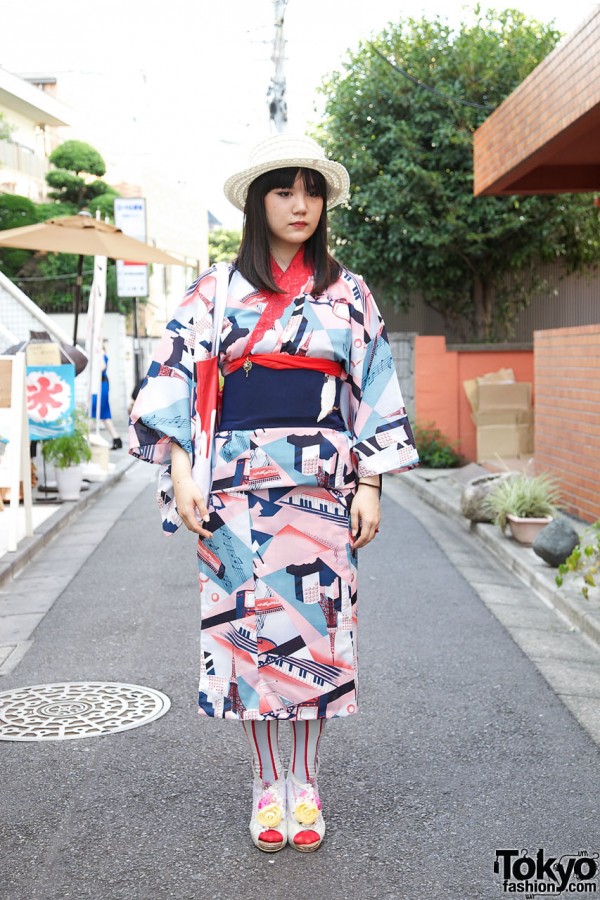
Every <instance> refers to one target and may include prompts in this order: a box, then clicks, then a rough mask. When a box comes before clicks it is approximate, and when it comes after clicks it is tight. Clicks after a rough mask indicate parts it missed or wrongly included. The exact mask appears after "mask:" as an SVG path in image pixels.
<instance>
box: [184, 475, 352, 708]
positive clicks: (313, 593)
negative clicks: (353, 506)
mask: <svg viewBox="0 0 600 900" xmlns="http://www.w3.org/2000/svg"><path fill="white" fill-rule="evenodd" d="M350 493H351V492H350V491H334V490H325V489H323V488H306V489H305V490H299V489H295V488H292V489H289V488H273V489H271V490H264V491H251V492H250V491H248V492H244V491H240V492H236V493H216V494H213V495H212V496H211V521H210V524H209V525H208V527H209V528H210V529H211V530H212V531H213V537H212V538H211V539H210V540H206V541H199V543H198V563H199V570H200V574H199V577H200V593H201V606H202V637H201V666H200V693H199V702H200V711H201V712H202V713H205V714H206V715H209V716H217V717H225V718H236V719H238V718H239V719H269V718H279V719H306V718H311V719H313V718H324V717H331V716H345V715H348V714H349V713H353V712H355V711H356V677H355V673H356V624H357V623H356V614H355V613H356V560H355V558H354V556H353V554H352V552H351V550H350V546H349V544H348V505H347V504H348V500H349V494H350Z"/></svg>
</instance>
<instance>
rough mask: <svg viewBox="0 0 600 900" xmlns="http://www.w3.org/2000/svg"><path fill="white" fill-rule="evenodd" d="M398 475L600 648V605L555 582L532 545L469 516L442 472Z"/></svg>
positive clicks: (548, 568)
mask: <svg viewBox="0 0 600 900" xmlns="http://www.w3.org/2000/svg"><path fill="white" fill-rule="evenodd" d="M450 471H451V470H450ZM396 477H398V478H401V479H402V483H403V484H406V485H407V486H408V487H409V488H410V489H411V490H412V491H414V492H415V494H417V496H418V497H420V498H421V499H422V500H424V501H425V502H426V503H428V504H429V505H430V506H433V507H434V508H435V509H437V510H438V511H439V512H441V513H444V515H446V516H448V517H449V518H452V519H454V520H456V521H458V522H460V524H461V525H462V527H463V528H464V529H465V530H466V531H468V532H469V533H470V534H473V535H474V536H475V537H476V538H477V539H478V540H479V542H480V543H481V544H482V545H483V546H484V547H485V549H486V550H487V551H488V552H490V553H492V554H493V555H494V556H495V557H496V559H497V560H499V562H501V563H502V564H503V565H504V566H506V568H507V569H509V570H510V571H511V572H513V574H515V575H516V576H517V577H518V578H519V579H520V580H521V581H523V582H524V583H525V584H526V585H527V586H528V587H530V588H532V589H533V590H534V591H535V592H536V593H537V594H538V595H539V596H540V597H541V598H542V599H543V601H544V602H545V603H546V604H548V605H549V606H551V607H553V609H555V610H557V611H558V612H559V613H560V614H561V615H562V616H563V617H564V618H565V619H567V621H568V622H569V624H570V625H571V626H572V627H573V628H577V629H578V630H579V631H581V632H582V633H583V634H585V635H586V636H587V637H588V638H590V640H591V641H593V643H594V644H595V645H596V646H597V647H598V648H600V609H598V606H597V604H595V605H594V604H593V601H589V600H585V599H584V598H583V597H582V596H581V595H580V594H579V592H578V591H576V590H573V589H569V588H565V587H562V588H558V587H557V586H556V584H555V583H554V573H555V570H554V569H553V568H551V567H550V566H548V565H546V563H544V562H543V561H542V560H541V559H540V558H539V557H537V556H536V555H535V553H534V552H533V550H532V549H531V548H530V547H523V546H522V545H521V544H518V543H517V542H516V541H514V540H512V539H511V538H509V537H505V536H503V535H502V534H501V532H500V530H499V529H498V528H497V526H496V525H491V524H487V523H484V522H469V521H468V519H465V517H464V516H463V515H462V513H461V512H460V509H459V508H458V506H457V503H455V502H453V499H452V498H451V497H448V496H444V492H443V491H440V490H436V487H435V485H436V481H439V482H440V483H443V481H446V480H447V479H445V478H444V476H443V475H438V476H437V477H436V479H435V480H434V481H432V482H429V481H426V480H425V479H424V478H423V477H422V476H419V475H417V474H415V473H413V472H405V473H403V474H402V475H400V476H396ZM447 477H450V476H449V475H448V476H447Z"/></svg>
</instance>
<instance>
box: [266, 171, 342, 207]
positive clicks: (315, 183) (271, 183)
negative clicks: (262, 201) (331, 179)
mask: <svg viewBox="0 0 600 900" xmlns="http://www.w3.org/2000/svg"><path fill="white" fill-rule="evenodd" d="M298 175H301V176H302V181H303V182H304V188H305V190H307V191H310V192H311V193H315V194H317V195H318V196H319V197H322V198H323V200H327V182H326V181H325V177H324V176H323V175H321V173H320V172H317V170H316V169H304V168H301V169H299V168H296V167H295V166H288V167H286V168H285V169H273V170H272V171H271V172H265V173H264V175H259V177H258V178H257V179H256V181H255V182H254V183H255V185H256V188H255V190H258V192H259V193H260V194H262V196H263V197H264V196H265V194H268V193H269V191H274V190H276V189H277V188H291V187H293V185H294V182H295V181H296V178H297V177H298Z"/></svg>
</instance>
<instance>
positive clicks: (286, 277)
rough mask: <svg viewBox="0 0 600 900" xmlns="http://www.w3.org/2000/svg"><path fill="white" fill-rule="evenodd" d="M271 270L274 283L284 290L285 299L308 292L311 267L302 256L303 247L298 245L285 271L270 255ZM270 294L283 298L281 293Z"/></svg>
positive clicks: (311, 275) (311, 274)
mask: <svg viewBox="0 0 600 900" xmlns="http://www.w3.org/2000/svg"><path fill="white" fill-rule="evenodd" d="M271 272H272V274H273V278H274V280H275V284H276V285H277V287H279V288H281V290H282V291H284V294H285V298H286V299H287V300H289V299H291V298H294V297H297V296H298V295H299V294H302V293H309V292H310V290H311V288H312V281H313V269H312V266H311V265H309V264H308V263H307V262H306V260H305V258H304V247H299V249H298V252H297V253H296V255H295V256H294V258H293V259H292V261H291V263H290V264H289V266H288V267H287V269H286V270H285V272H284V271H283V269H282V268H281V266H280V265H279V264H278V263H277V262H276V261H275V259H274V258H273V257H272V256H271ZM309 282H310V284H309ZM272 296H273V297H279V298H280V299H282V300H283V299H284V295H283V294H276V293H273V294H272Z"/></svg>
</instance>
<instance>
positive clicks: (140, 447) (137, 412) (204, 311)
mask: <svg viewBox="0 0 600 900" xmlns="http://www.w3.org/2000/svg"><path fill="white" fill-rule="evenodd" d="M212 308H213V300H212V299H207V298H206V296H205V295H204V294H202V293H201V292H200V289H199V282H196V283H195V284H194V285H192V287H191V288H190V289H189V290H188V292H187V294H186V296H185V299H184V301H183V303H182V304H181V306H180V307H179V308H178V309H177V310H176V311H175V313H174V315H173V317H172V319H171V321H170V322H169V323H168V325H167V327H166V329H165V331H164V333H163V336H162V338H161V340H160V342H159V344H158V347H157V349H156V352H155V355H154V358H153V360H152V362H151V364H150V368H149V369H148V373H147V375H146V377H145V378H144V380H143V381H142V383H141V385H140V389H139V392H138V395H137V397H136V400H135V403H134V405H133V409H132V410H131V415H130V419H129V453H130V454H131V455H132V456H135V457H136V458H137V459H141V460H143V461H144V462H150V463H156V464H158V465H159V466H160V469H159V477H158V489H157V501H158V506H159V510H160V514H161V519H162V528H163V531H164V532H165V533H166V534H173V533H174V532H175V531H177V529H178V528H179V527H180V525H181V518H180V516H179V514H178V512H177V506H176V503H175V494H174V490H173V481H172V478H171V447H172V445H173V444H174V443H175V444H178V445H179V446H180V447H182V448H183V449H184V450H185V451H186V452H187V453H189V455H190V462H191V464H192V471H193V466H194V435H195V429H196V413H195V384H194V375H193V373H194V365H195V359H196V357H197V356H201V357H202V358H206V357H207V356H208V355H210V351H211V337H210V336H211V329H212ZM202 335H208V336H209V337H208V339H207V340H202V339H201V336H202Z"/></svg>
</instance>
